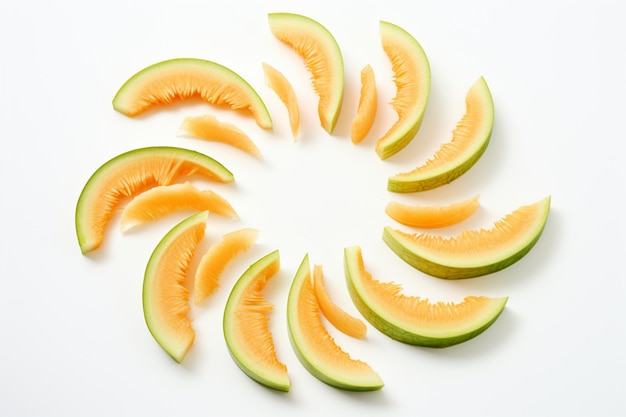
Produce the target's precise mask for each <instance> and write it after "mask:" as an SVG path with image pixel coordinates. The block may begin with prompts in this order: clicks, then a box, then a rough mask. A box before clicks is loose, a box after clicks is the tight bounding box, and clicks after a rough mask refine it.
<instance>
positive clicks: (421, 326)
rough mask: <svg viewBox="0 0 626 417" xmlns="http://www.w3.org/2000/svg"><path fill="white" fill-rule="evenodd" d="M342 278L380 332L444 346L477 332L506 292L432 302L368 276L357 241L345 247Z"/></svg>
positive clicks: (405, 340)
mask: <svg viewBox="0 0 626 417" xmlns="http://www.w3.org/2000/svg"><path fill="white" fill-rule="evenodd" d="M344 260H345V270H346V280H347V284H348V289H349V291H350V295H351V296H352V300H353V301H354V304H355V305H356V307H357V308H358V309H359V311H360V312H361V314H363V317H365V319H366V320H367V321H369V322H370V323H371V324H372V325H373V326H374V327H376V328H377V329H378V330H380V331H381V332H382V333H384V334H386V335H387V336H389V337H391V338H392V339H395V340H398V341H400V342H403V343H408V344H412V345H418V346H426V347H435V348H443V347H447V346H452V345H455V344H458V343H462V342H465V341H467V340H469V339H471V338H473V337H476V336H478V335H479V334H481V333H482V332H484V331H485V330H486V329H487V328H488V327H489V326H491V325H492V324H493V323H494V322H495V321H496V319H497V318H498V317H499V316H500V314H501V313H502V311H503V310H504V307H505V305H506V302H507V301H508V297H502V298H489V297H484V296H469V297H465V299H464V300H463V301H462V302H460V303H444V302H437V303H431V302H429V301H428V299H422V298H420V297H417V296H407V295H404V294H402V288H401V287H400V286H399V285H397V284H395V283H393V282H380V281H377V280H375V279H374V278H372V275H371V274H370V273H369V272H367V270H366V269H365V265H364V262H363V255H362V252H361V248H360V247H359V246H352V247H348V248H346V249H345V251H344Z"/></svg>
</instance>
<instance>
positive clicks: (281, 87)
mask: <svg viewBox="0 0 626 417" xmlns="http://www.w3.org/2000/svg"><path fill="white" fill-rule="evenodd" d="M263 72H264V73H265V83H266V84H267V85H268V86H269V87H270V88H271V89H272V90H274V92H275V93H276V95H277V96H278V98H279V99H280V100H281V101H282V102H283V104H284V105H285V107H287V113H288V114H289V126H290V127H291V134H292V135H293V139H294V141H295V140H296V139H297V138H298V131H299V130H300V107H299V105H298V98H297V96H296V92H295V90H294V89H293V86H292V85H291V83H290V82H289V80H288V79H287V78H286V77H285V76H284V75H283V74H282V73H281V72H280V71H278V70H277V69H276V68H274V67H272V66H271V65H269V64H266V63H263Z"/></svg>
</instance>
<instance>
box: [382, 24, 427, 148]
mask: <svg viewBox="0 0 626 417" xmlns="http://www.w3.org/2000/svg"><path fill="white" fill-rule="evenodd" d="M380 37H381V41H382V45H383V50H384V51H385V53H386V54H387V56H388V58H389V60H390V61H391V69H392V71H393V73H394V82H395V84H396V90H397V91H396V96H395V97H394V98H393V100H392V101H391V106H392V107H393V109H394V110H395V111H396V113H398V120H397V121H396V122H395V123H394V124H393V125H392V126H391V127H390V128H389V130H387V132H386V133H385V134H384V135H383V137H381V138H380V139H378V142H376V153H377V154H378V156H379V157H380V158H381V159H386V158H389V157H390V156H392V155H394V154H396V153H398V152H399V151H401V150H402V149H403V148H404V147H405V146H407V145H408V144H409V143H410V142H411V141H412V140H413V138H414V137H415V135H416V134H417V131H418V130H419V128H420V126H421V125H422V119H423V118H424V112H425V111H426V104H427V103H428V96H429V95H430V63H429V62H428V57H427V56H426V53H425V52H424V49H422V46H421V45H420V44H419V43H418V42H417V40H415V38H414V37H413V36H411V34H409V33H408V32H407V31H405V30H404V29H402V28H400V27H399V26H396V25H394V24H393V23H389V22H384V21H383V22H380Z"/></svg>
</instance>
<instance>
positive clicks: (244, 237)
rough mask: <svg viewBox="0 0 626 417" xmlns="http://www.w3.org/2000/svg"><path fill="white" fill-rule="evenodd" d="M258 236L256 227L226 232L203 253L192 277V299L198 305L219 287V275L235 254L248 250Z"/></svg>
mask: <svg viewBox="0 0 626 417" xmlns="http://www.w3.org/2000/svg"><path fill="white" fill-rule="evenodd" d="M258 236H259V231H258V230H256V229H248V228H246V229H239V230H235V231H234V232H230V233H226V234H225V235H224V236H222V240H220V241H219V242H216V243H214V244H213V245H211V246H210V247H209V249H208V250H207V252H206V253H205V254H204V256H203V257H202V259H200V263H199V264H198V269H196V277H195V279H194V291H193V301H194V304H195V305H199V304H200V303H201V302H203V301H204V300H205V299H207V298H208V297H209V296H211V295H212V294H213V293H214V292H215V291H216V290H217V289H218V287H219V281H220V276H221V274H222V272H223V271H224V269H225V268H226V266H227V265H228V264H229V263H230V261H232V260H233V259H234V258H235V257H236V256H237V255H239V254H240V253H242V252H244V251H246V250H248V249H249V248H250V247H251V246H252V245H253V244H254V242H256V240H257V238H258Z"/></svg>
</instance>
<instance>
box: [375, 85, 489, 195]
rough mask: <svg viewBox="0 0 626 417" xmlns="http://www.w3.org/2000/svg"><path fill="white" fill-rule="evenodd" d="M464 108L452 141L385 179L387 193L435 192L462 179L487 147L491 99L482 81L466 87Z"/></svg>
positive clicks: (486, 86) (487, 87)
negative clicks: (463, 113)
mask: <svg viewBox="0 0 626 417" xmlns="http://www.w3.org/2000/svg"><path fill="white" fill-rule="evenodd" d="M465 104H466V111H465V115H464V116H463V118H462V119H461V120H460V121H459V123H458V124H457V127H456V129H455V130H454V131H453V132H452V139H451V140H450V141H449V142H446V143H444V144H443V145H441V147H440V148H439V149H438V150H437V151H436V152H435V153H434V155H433V156H432V157H430V158H429V159H428V161H426V163H424V164H423V165H421V166H419V167H417V168H415V169H414V170H412V171H410V172H405V173H400V174H397V175H394V176H391V177H389V179H388V181H387V189H388V190H389V191H393V192H398V193H409V192H415V191H425V190H431V189H433V188H437V187H439V186H442V185H444V184H448V183H449V182H452V181H453V180H455V179H457V178H458V177H460V176H461V175H463V174H464V173H465V172H467V170H469V169H470V168H471V167H472V166H473V165H474V164H475V163H476V161H478V159H480V157H481V156H482V154H483V153H484V152H485V149H487V145H488V144H489V139H490V138H491V131H492V130H493V119H494V108H493V98H492V97H491V92H490V91H489V86H488V85H487V82H486V81H485V79H484V78H483V77H480V78H479V79H478V80H476V82H474V84H473V85H472V86H471V87H470V89H469V90H468V92H467V95H466V98H465Z"/></svg>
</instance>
